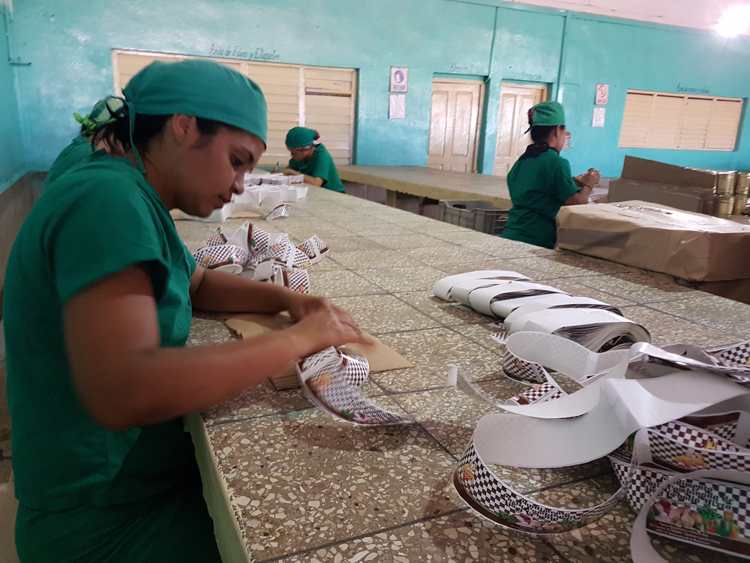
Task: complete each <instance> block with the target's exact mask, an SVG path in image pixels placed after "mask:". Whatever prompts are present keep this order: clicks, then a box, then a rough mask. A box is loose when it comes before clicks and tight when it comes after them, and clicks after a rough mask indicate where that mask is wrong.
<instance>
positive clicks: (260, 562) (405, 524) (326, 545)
mask: <svg viewBox="0 0 750 563" xmlns="http://www.w3.org/2000/svg"><path fill="white" fill-rule="evenodd" d="M467 511H468V508H455V509H453V510H449V511H448V512H444V513H442V514H435V515H433V516H423V517H422V518H417V519H415V520H409V521H407V522H403V523H401V524H398V525H395V526H388V527H386V528H379V529H377V530H374V531H372V532H368V533H365V534H359V535H356V536H350V537H347V538H344V539H342V540H335V541H331V542H328V543H324V544H321V545H318V546H315V547H310V548H307V549H302V550H299V551H292V552H290V553H285V554H283V555H278V556H276V557H271V558H268V559H259V560H258V561H257V563H273V562H275V561H282V560H284V559H287V558H289V557H296V556H298V555H305V554H309V553H313V552H315V551H317V550H319V549H327V548H329V547H334V546H337V545H341V544H342V543H349V542H353V541H356V540H360V539H363V538H369V537H371V536H375V535H377V534H383V533H387V532H392V531H393V530H398V529H399V528H406V527H408V526H413V525H415V524H421V523H423V522H428V521H430V520H436V519H438V518H444V517H445V516H451V515H453V514H458V513H459V512H467Z"/></svg>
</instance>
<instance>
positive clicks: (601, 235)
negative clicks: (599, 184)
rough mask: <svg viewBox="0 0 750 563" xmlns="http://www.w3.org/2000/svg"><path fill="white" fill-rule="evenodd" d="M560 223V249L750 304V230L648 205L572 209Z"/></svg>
mask: <svg viewBox="0 0 750 563" xmlns="http://www.w3.org/2000/svg"><path fill="white" fill-rule="evenodd" d="M557 221H558V230H557V243H558V246H559V247H560V248H564V249H567V250H573V251H575V252H580V253H581V254H586V255H589V256H596V257H597V258H604V259H607V260H612V261H613V262H619V263H621V264H627V265H628V266H635V267H636V268H643V269H645V270H651V271H653V272H661V273H664V274H670V275H672V276H675V277H677V278H680V279H682V280H686V281H687V282H690V285H692V286H693V287H696V288H697V289H701V290H704V291H708V292H710V293H715V294H717V295H721V296H724V297H729V298H731V299H735V300H737V301H744V302H745V303H750V261H748V260H747V251H748V248H750V226H746V225H741V224H739V223H736V222H734V221H728V220H726V219H719V218H717V217H708V216H706V215H703V214H698V213H689V212H686V211H681V210H679V209H674V208H671V207H667V206H664V205H659V204H656V203H650V202H645V201H627V202H618V203H604V204H591V205H571V206H566V207H563V208H562V209H561V210H560V213H559V214H558V217H557Z"/></svg>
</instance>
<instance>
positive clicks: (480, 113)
mask: <svg viewBox="0 0 750 563" xmlns="http://www.w3.org/2000/svg"><path fill="white" fill-rule="evenodd" d="M436 82H443V83H446V84H466V83H469V84H479V100H477V120H476V124H475V127H476V134H475V135H474V144H473V145H474V146H473V147H472V148H471V151H472V154H473V157H472V162H471V171H470V174H476V173H477V162H478V160H479V137H480V136H481V133H482V123H483V120H482V119H483V117H484V97H485V91H486V84H485V79H484V78H483V77H480V76H477V77H476V79H472V78H443V76H442V75H433V77H432V82H431V85H432V87H433V88H432V90H431V91H430V116H432V92H433V91H434V85H435V83H436ZM431 134H432V118H431V117H430V126H429V127H428V128H427V158H428V159H429V157H430V135H431Z"/></svg>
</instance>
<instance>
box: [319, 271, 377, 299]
mask: <svg viewBox="0 0 750 563" xmlns="http://www.w3.org/2000/svg"><path fill="white" fill-rule="evenodd" d="M310 285H311V286H312V290H311V293H313V294H314V295H321V296H323V297H336V296H339V297H351V296H354V295H372V294H375V293H385V290H384V289H383V288H382V287H379V286H377V285H375V284H374V283H372V282H370V281H368V280H367V279H366V278H364V277H362V276H360V275H358V274H356V273H354V272H350V271H347V270H328V271H318V272H311V275H310Z"/></svg>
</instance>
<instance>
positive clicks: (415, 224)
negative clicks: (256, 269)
mask: <svg viewBox="0 0 750 563" xmlns="http://www.w3.org/2000/svg"><path fill="white" fill-rule="evenodd" d="M241 223H242V220H231V221H229V222H228V223H227V227H228V228H231V227H232V226H234V225H240V224H241ZM254 223H255V224H257V225H259V226H261V227H262V228H264V229H267V230H270V231H282V232H288V233H289V234H290V235H291V236H292V237H294V238H297V239H299V240H301V239H303V238H306V237H308V236H310V235H312V234H318V235H319V236H320V237H322V238H323V239H324V240H325V241H326V242H327V243H328V244H329V246H330V248H331V251H330V253H329V254H328V256H327V257H326V258H325V259H324V260H323V261H322V262H321V263H320V264H318V265H315V266H313V268H312V270H311V272H312V282H313V290H314V292H316V293H318V294H322V295H326V296H329V297H330V298H331V299H332V300H333V301H334V302H335V303H336V304H338V305H340V306H342V307H344V308H346V309H347V310H349V311H350V312H351V313H352V314H353V316H354V317H355V318H356V319H357V320H358V321H359V323H360V324H361V326H362V327H363V328H364V329H366V330H368V331H369V332H371V333H373V334H375V335H377V336H378V337H379V338H380V339H381V340H383V341H384V342H385V343H387V344H389V345H391V346H393V347H394V348H395V349H397V350H398V351H399V352H400V353H401V354H403V355H404V356H405V357H407V358H408V359H410V360H412V362H413V363H414V364H416V367H415V368H411V369H405V370H399V371H393V372H385V373H379V374H374V375H371V381H370V382H369V383H368V384H367V385H366V392H367V394H368V395H370V396H379V397H380V398H379V399H378V400H379V402H380V403H381V404H383V405H384V406H386V407H389V408H392V409H394V410H397V411H403V412H406V413H408V414H409V415H412V416H413V417H415V418H416V419H417V421H418V424H417V425H414V426H410V427H406V428H402V429H398V428H387V429H377V428H369V429H363V428H356V427H352V426H349V425H345V424H343V423H339V422H337V421H334V420H333V419H331V418H330V417H329V416H328V415H326V414H324V413H322V412H320V411H318V410H316V409H315V408H313V407H311V405H310V404H309V403H308V402H307V401H306V400H305V399H304V397H303V396H302V394H301V392H300V391H299V390H292V391H283V392H277V391H274V390H273V389H272V388H271V387H270V385H269V384H266V385H263V386H261V387H258V388H256V389H253V390H250V391H248V392H246V393H245V394H244V395H242V396H241V397H239V398H237V399H235V400H232V401H230V402H229V403H227V404H224V405H221V406H219V407H216V408H214V409H212V410H211V411H210V412H207V413H204V414H203V415H202V416H201V417H193V418H192V429H193V433H194V437H196V438H198V439H201V438H204V439H205V443H204V448H203V449H204V451H203V454H204V460H203V461H204V467H203V468H202V469H203V472H204V476H205V473H206V471H207V470H210V471H211V472H213V474H214V477H215V478H216V482H215V483H213V485H212V486H211V489H212V491H211V492H212V495H213V499H214V502H215V505H214V506H213V507H212V510H213V515H214V518H215V519H216V518H218V520H219V522H220V524H219V525H220V526H223V527H224V530H225V533H224V534H223V535H224V536H225V537H224V538H223V540H222V541H223V542H224V543H225V544H226V543H227V542H228V543H230V544H231V545H229V546H225V547H227V549H228V551H227V553H229V555H230V559H231V560H234V559H237V560H242V559H245V558H246V559H249V560H252V558H253V557H255V558H256V559H257V560H259V561H263V560H284V561H323V562H325V561H336V562H338V561H394V562H403V563H409V562H416V561H470V560H476V561H518V562H526V561H629V560H630V558H629V536H630V524H631V522H632V520H633V519H634V514H633V513H632V512H631V511H630V509H629V508H628V507H627V505H626V504H624V503H621V504H620V505H619V506H618V508H617V509H616V510H615V511H614V512H613V513H611V514H609V515H607V516H605V517H604V518H602V519H601V520H599V521H598V522H596V523H594V524H592V525H590V526H588V527H586V528H584V529H581V530H577V531H574V532H571V533H567V534H562V535H556V536H550V537H548V538H544V539H538V538H533V537H529V536H524V535H522V534H520V533H514V532H509V531H506V530H503V529H502V528H499V527H496V526H493V525H490V524H487V523H485V522H484V521H482V520H481V519H479V518H478V517H476V516H474V515H473V514H472V513H470V512H468V511H467V509H466V508H465V507H464V505H463V503H462V502H461V501H460V500H459V499H458V497H457V495H456V494H455V493H454V492H453V490H452V485H451V484H450V478H451V471H452V469H453V467H454V464H455V463H456V461H457V459H458V457H460V455H461V454H462V452H463V450H464V448H465V447H466V446H467V444H468V443H469V440H470V438H471V434H472V430H473V428H474V426H475V424H476V422H477V421H478V420H479V418H480V417H481V416H483V415H484V414H486V413H488V412H490V410H491V408H490V407H488V406H487V405H486V404H485V403H482V402H480V401H478V400H476V399H474V398H472V397H470V396H469V395H465V394H463V393H462V392H461V391H458V390H456V389H455V388H452V387H451V388H449V387H446V371H447V370H446V364H447V363H455V364H458V365H459V366H460V367H461V370H462V372H463V373H464V374H466V375H467V376H468V377H469V378H470V379H471V380H473V381H476V382H479V386H480V387H481V388H483V389H484V390H485V391H486V392H487V393H490V394H493V395H496V396H498V397H501V398H505V397H509V396H511V395H514V394H516V393H517V392H518V391H519V390H520V389H521V386H519V385H518V384H516V383H514V382H512V381H510V380H509V379H507V378H505V377H504V376H503V374H502V372H501V370H500V359H501V355H500V354H501V352H502V350H501V349H500V348H499V346H498V345H497V344H495V343H493V342H492V341H491V340H490V339H489V338H488V335H489V331H488V329H487V328H486V325H487V323H488V319H486V318H484V317H482V316H480V315H478V314H475V313H473V312H470V311H466V310H463V309H459V308H457V307H455V306H452V305H449V304H446V303H442V302H440V301H437V300H435V299H434V298H432V297H431V291H430V288H431V286H432V284H433V282H434V281H435V280H436V279H438V278H440V277H442V276H445V275H447V274H453V273H459V272H464V271H469V270H476V269H485V268H506V269H513V270H517V271H520V272H522V273H525V274H526V275H528V276H529V277H531V278H533V279H535V280H540V281H541V280H543V281H544V282H545V283H549V284H552V285H555V286H557V287H559V288H561V289H564V290H566V291H569V292H574V293H576V294H579V295H585V296H588V297H594V298H597V299H601V300H604V301H607V302H609V303H611V304H613V305H618V306H620V307H622V310H623V312H624V314H625V315H627V316H628V317H629V318H631V319H633V320H635V321H637V322H640V323H643V324H644V325H645V326H646V327H648V329H649V330H650V331H651V333H652V335H653V339H654V341H655V343H657V344H666V343H673V342H683V343H694V344H698V345H718V344H725V343H730V342H734V341H737V340H740V339H742V338H744V337H746V335H748V334H750V306H747V305H742V304H740V303H736V302H733V301H728V300H725V299H722V298H720V297H715V296H711V295H708V294H704V293H701V292H697V291H694V290H691V289H688V288H684V287H681V286H679V285H677V284H675V283H673V282H672V281H671V280H670V279H668V278H667V277H664V276H659V275H655V274H649V273H645V272H642V271H639V270H635V269H633V268H628V267H624V266H621V265H618V264H614V263H610V262H605V261H600V260H595V259H591V258H587V257H583V256H578V255H573V254H568V253H561V252H554V251H549V250H545V249H540V248H537V247H533V246H528V245H525V244H521V243H515V242H511V241H507V240H503V239H500V238H498V237H492V236H489V235H484V234H481V233H478V232H474V231H470V230H466V229H462V228H458V227H455V226H453V225H449V224H445V223H440V222H438V221H434V220H431V219H427V218H425V217H421V216H419V215H414V214H410V213H408V212H404V211H400V210H397V209H393V208H389V207H386V206H383V205H379V204H376V203H372V202H369V201H366V200H362V199H357V198H354V197H351V196H347V195H342V194H336V193H333V192H328V191H325V190H322V189H311V190H310V194H309V196H308V198H307V200H306V201H304V202H301V203H300V204H299V205H296V206H295V208H294V209H293V216H292V217H291V218H289V219H285V220H278V221H275V222H273V223H268V224H267V223H264V222H262V221H254ZM177 226H178V230H179V231H180V233H181V235H182V236H183V238H184V239H185V241H186V243H187V244H188V246H189V247H190V248H191V249H194V248H196V247H197V246H198V245H199V244H200V243H201V242H202V241H203V240H204V239H205V238H206V236H207V234H208V232H209V231H211V230H212V229H214V228H215V225H211V224H206V223H196V222H185V221H178V223H177ZM231 338H232V336H231V335H230V333H229V331H228V330H227V329H226V328H225V327H224V325H223V323H221V322H219V321H217V320H211V319H206V318H196V319H195V320H194V324H193V331H192V336H191V343H192V344H194V345H195V344H202V343H210V342H223V341H227V340H229V339H231ZM209 454H210V455H209ZM498 471H499V472H501V473H502V474H503V475H504V476H506V477H508V478H510V479H512V480H513V481H514V482H515V483H517V485H518V487H519V488H520V489H521V490H523V491H526V492H527V493H528V494H529V495H531V496H533V497H534V498H537V499H539V500H541V501H543V502H545V503H546V504H551V505H553V506H562V507H570V508H575V507H581V508H582V507H585V506H590V505H592V504H595V503H597V502H598V501H600V500H602V499H603V498H605V497H606V496H607V495H609V494H611V492H613V491H614V490H615V480H614V477H613V476H612V475H611V473H610V471H609V467H608V464H607V463H606V462H595V463H592V464H588V465H586V466H579V467H576V468H571V469H566V470H507V469H498ZM217 506H218V508H217ZM227 529H228V533H226V532H227ZM227 538H228V539H227ZM232 542H233V543H232ZM660 549H661V550H662V553H665V554H668V559H670V560H673V561H696V562H697V561H728V560H730V559H729V558H726V557H722V556H718V555H715V554H713V553H711V552H694V551H688V550H686V549H685V548H683V547H680V546H678V545H677V544H668V545H667V546H662V547H661V548H660Z"/></svg>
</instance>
